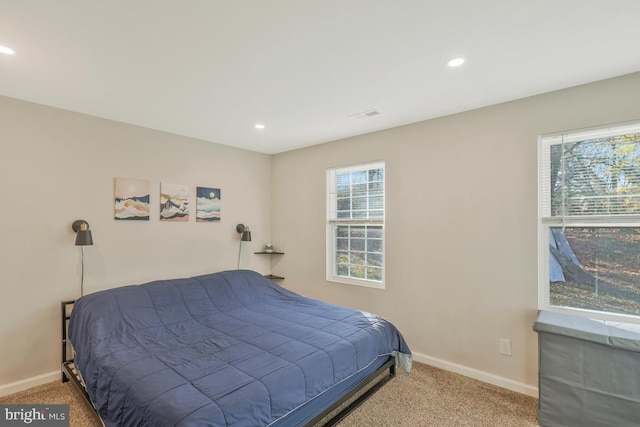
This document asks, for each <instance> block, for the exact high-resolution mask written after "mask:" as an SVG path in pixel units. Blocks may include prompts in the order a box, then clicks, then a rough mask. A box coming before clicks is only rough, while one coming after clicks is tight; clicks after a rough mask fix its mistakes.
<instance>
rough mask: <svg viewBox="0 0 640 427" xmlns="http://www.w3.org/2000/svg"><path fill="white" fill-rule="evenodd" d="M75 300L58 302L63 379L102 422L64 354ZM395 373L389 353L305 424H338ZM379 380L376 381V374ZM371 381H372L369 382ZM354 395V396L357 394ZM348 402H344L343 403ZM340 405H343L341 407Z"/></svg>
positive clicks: (393, 362)
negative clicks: (383, 360)
mask: <svg viewBox="0 0 640 427" xmlns="http://www.w3.org/2000/svg"><path fill="white" fill-rule="evenodd" d="M74 302H75V300H69V301H62V302H61V303H60V305H61V307H62V368H61V370H62V382H68V381H71V383H72V384H73V386H74V388H75V389H76V390H77V391H78V393H80V396H81V397H82V402H83V403H84V405H85V406H86V407H87V409H89V412H90V413H91V415H92V416H93V417H94V419H95V420H96V421H97V422H98V423H99V424H100V425H104V423H103V422H102V419H101V418H100V415H98V412H97V411H96V409H95V408H94V407H93V404H92V403H91V399H90V398H89V394H88V393H87V390H86V388H85V387H84V384H83V382H82V378H81V377H80V374H79V373H78V371H77V370H76V368H75V365H74V361H73V358H72V357H70V355H69V354H67V345H68V344H67V342H68V336H67V328H68V323H69V319H70V317H71V315H70V309H69V306H73V303H74ZM387 370H389V374H388V375H385V376H384V377H383V376H382V375H383V374H384V373H385V371H387ZM395 375H396V359H395V357H393V356H389V359H387V361H386V362H385V363H384V364H383V365H382V366H380V367H379V368H378V369H376V370H375V371H374V372H373V373H372V374H370V375H368V376H367V377H366V378H365V379H363V380H362V381H361V382H360V383H359V384H358V385H357V386H355V387H354V388H353V389H352V390H350V391H349V392H347V393H346V394H345V395H344V396H342V397H341V398H340V399H338V400H337V401H335V402H334V403H332V404H331V405H330V406H329V407H327V408H326V409H325V410H323V411H322V412H321V413H319V414H318V415H316V416H315V417H314V418H313V419H312V420H311V421H309V422H308V423H306V424H305V425H304V427H313V426H315V425H317V424H318V423H319V422H321V421H323V420H324V419H325V418H327V417H329V416H331V418H329V419H328V420H327V421H326V422H324V423H322V426H323V427H331V426H335V425H336V424H338V423H339V422H340V421H342V420H343V419H344V418H345V417H346V416H347V415H349V414H350V413H351V412H353V411H354V410H355V409H356V408H358V406H360V405H361V404H362V403H363V402H364V401H365V400H367V399H368V398H369V397H371V396H372V395H373V394H374V393H375V392H376V391H378V390H379V389H380V388H382V386H384V385H385V384H386V383H387V382H389V381H390V380H391V379H392V378H393V377H395ZM379 377H380V379H379V381H377V382H376V381H375V380H376V379H377V378H379ZM372 384H373V385H372ZM368 386H371V387H370V388H369V389H366V388H367V387H368ZM365 389H366V391H364V392H363V393H362V394H360V395H359V396H358V394H359V393H361V392H362V391H363V390H365ZM356 396H357V397H356ZM351 399H354V400H353V401H352V402H350V403H348V404H347V402H349V401H350V400H351ZM345 404H347V405H346V406H344V405H345ZM342 406H344V408H342V409H340V408H341V407H342ZM336 411H338V412H337V413H336V414H335V415H331V414H332V413H334V412H336Z"/></svg>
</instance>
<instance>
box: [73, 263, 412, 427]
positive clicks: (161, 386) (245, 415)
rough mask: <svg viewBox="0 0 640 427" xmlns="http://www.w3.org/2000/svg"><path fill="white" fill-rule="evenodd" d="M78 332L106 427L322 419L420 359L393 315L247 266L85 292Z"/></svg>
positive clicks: (79, 357) (81, 358) (78, 365)
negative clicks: (320, 296) (287, 284)
mask: <svg viewBox="0 0 640 427" xmlns="http://www.w3.org/2000/svg"><path fill="white" fill-rule="evenodd" d="M69 338H70V340H71V343H72V345H73V349H74V351H75V359H74V361H73V366H74V371H75V372H74V375H76V374H77V377H78V378H79V379H80V380H81V385H82V387H83V393H84V394H85V396H86V397H87V399H88V400H89V401H90V402H91V404H92V407H93V408H94V409H95V412H96V413H97V415H98V416H99V417H100V419H101V420H102V422H103V423H104V425H105V426H107V427H111V426H153V427H159V426H181V427H186V426H251V427H254V426H272V427H281V426H299V425H300V426H301V425H314V423H316V422H317V421H319V420H320V419H321V418H322V417H324V416H325V415H327V413H329V412H330V411H333V410H334V409H335V408H336V407H338V406H339V405H341V404H343V402H344V401H345V400H346V399H347V398H349V397H350V396H352V395H353V394H354V393H355V392H356V391H357V390H359V389H361V388H363V387H365V384H368V383H370V382H371V380H372V379H373V378H377V377H380V374H381V372H382V373H384V372H386V370H387V369H389V375H388V376H386V379H388V378H389V377H390V376H393V374H394V372H395V371H394V368H395V366H400V367H401V368H404V369H405V370H407V371H408V370H409V369H410V367H411V351H410V350H409V348H408V346H407V344H406V342H405V340H404V339H403V337H402V335H401V333H400V332H399V331H398V330H397V329H396V328H395V327H394V326H393V325H392V324H391V323H389V322H388V321H386V320H385V319H383V318H381V317H379V316H377V315H373V314H370V313H366V312H363V311H358V310H352V309H348V308H345V307H340V306H336V305H331V304H327V303H324V302H321V301H317V300H313V299H309V298H305V297H303V296H300V295H298V294H295V293H293V292H291V291H288V290H286V289H284V288H282V287H280V286H278V285H277V284H275V283H273V282H272V281H270V280H268V279H267V278H264V277H263V276H261V275H260V274H258V273H256V272H254V271H249V270H234V271H226V272H219V273H214V274H208V275H203V276H198V277H192V278H186V279H174V280H163V281H155V282H150V283H146V284H143V285H133V286H125V287H120V288H115V289H110V290H105V291H101V292H96V293H94V294H90V295H87V296H84V297H82V298H80V299H79V300H77V301H76V302H75V304H74V307H73V312H72V313H71V319H70V321H69ZM63 369H67V375H69V374H70V372H69V371H68V366H66V368H63ZM373 390H375V389H373ZM360 400H361V399H360Z"/></svg>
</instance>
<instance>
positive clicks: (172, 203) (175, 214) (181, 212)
mask: <svg viewBox="0 0 640 427" xmlns="http://www.w3.org/2000/svg"><path fill="white" fill-rule="evenodd" d="M160 221H189V187H188V186H186V185H182V184H167V183H164V182H163V183H161V184H160Z"/></svg>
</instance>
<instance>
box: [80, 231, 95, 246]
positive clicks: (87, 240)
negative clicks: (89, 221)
mask: <svg viewBox="0 0 640 427" xmlns="http://www.w3.org/2000/svg"><path fill="white" fill-rule="evenodd" d="M88 245H93V238H92V237H91V230H80V231H78V234H77V235H76V246H88Z"/></svg>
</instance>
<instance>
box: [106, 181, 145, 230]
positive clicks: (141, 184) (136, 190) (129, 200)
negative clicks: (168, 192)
mask: <svg viewBox="0 0 640 427" xmlns="http://www.w3.org/2000/svg"><path fill="white" fill-rule="evenodd" d="M114 181H115V182H114V196H115V197H114V202H115V210H114V218H115V219H117V220H129V221H131V220H137V221H148V220H149V194H150V183H149V181H148V180H146V179H135V178H115V179H114Z"/></svg>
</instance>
